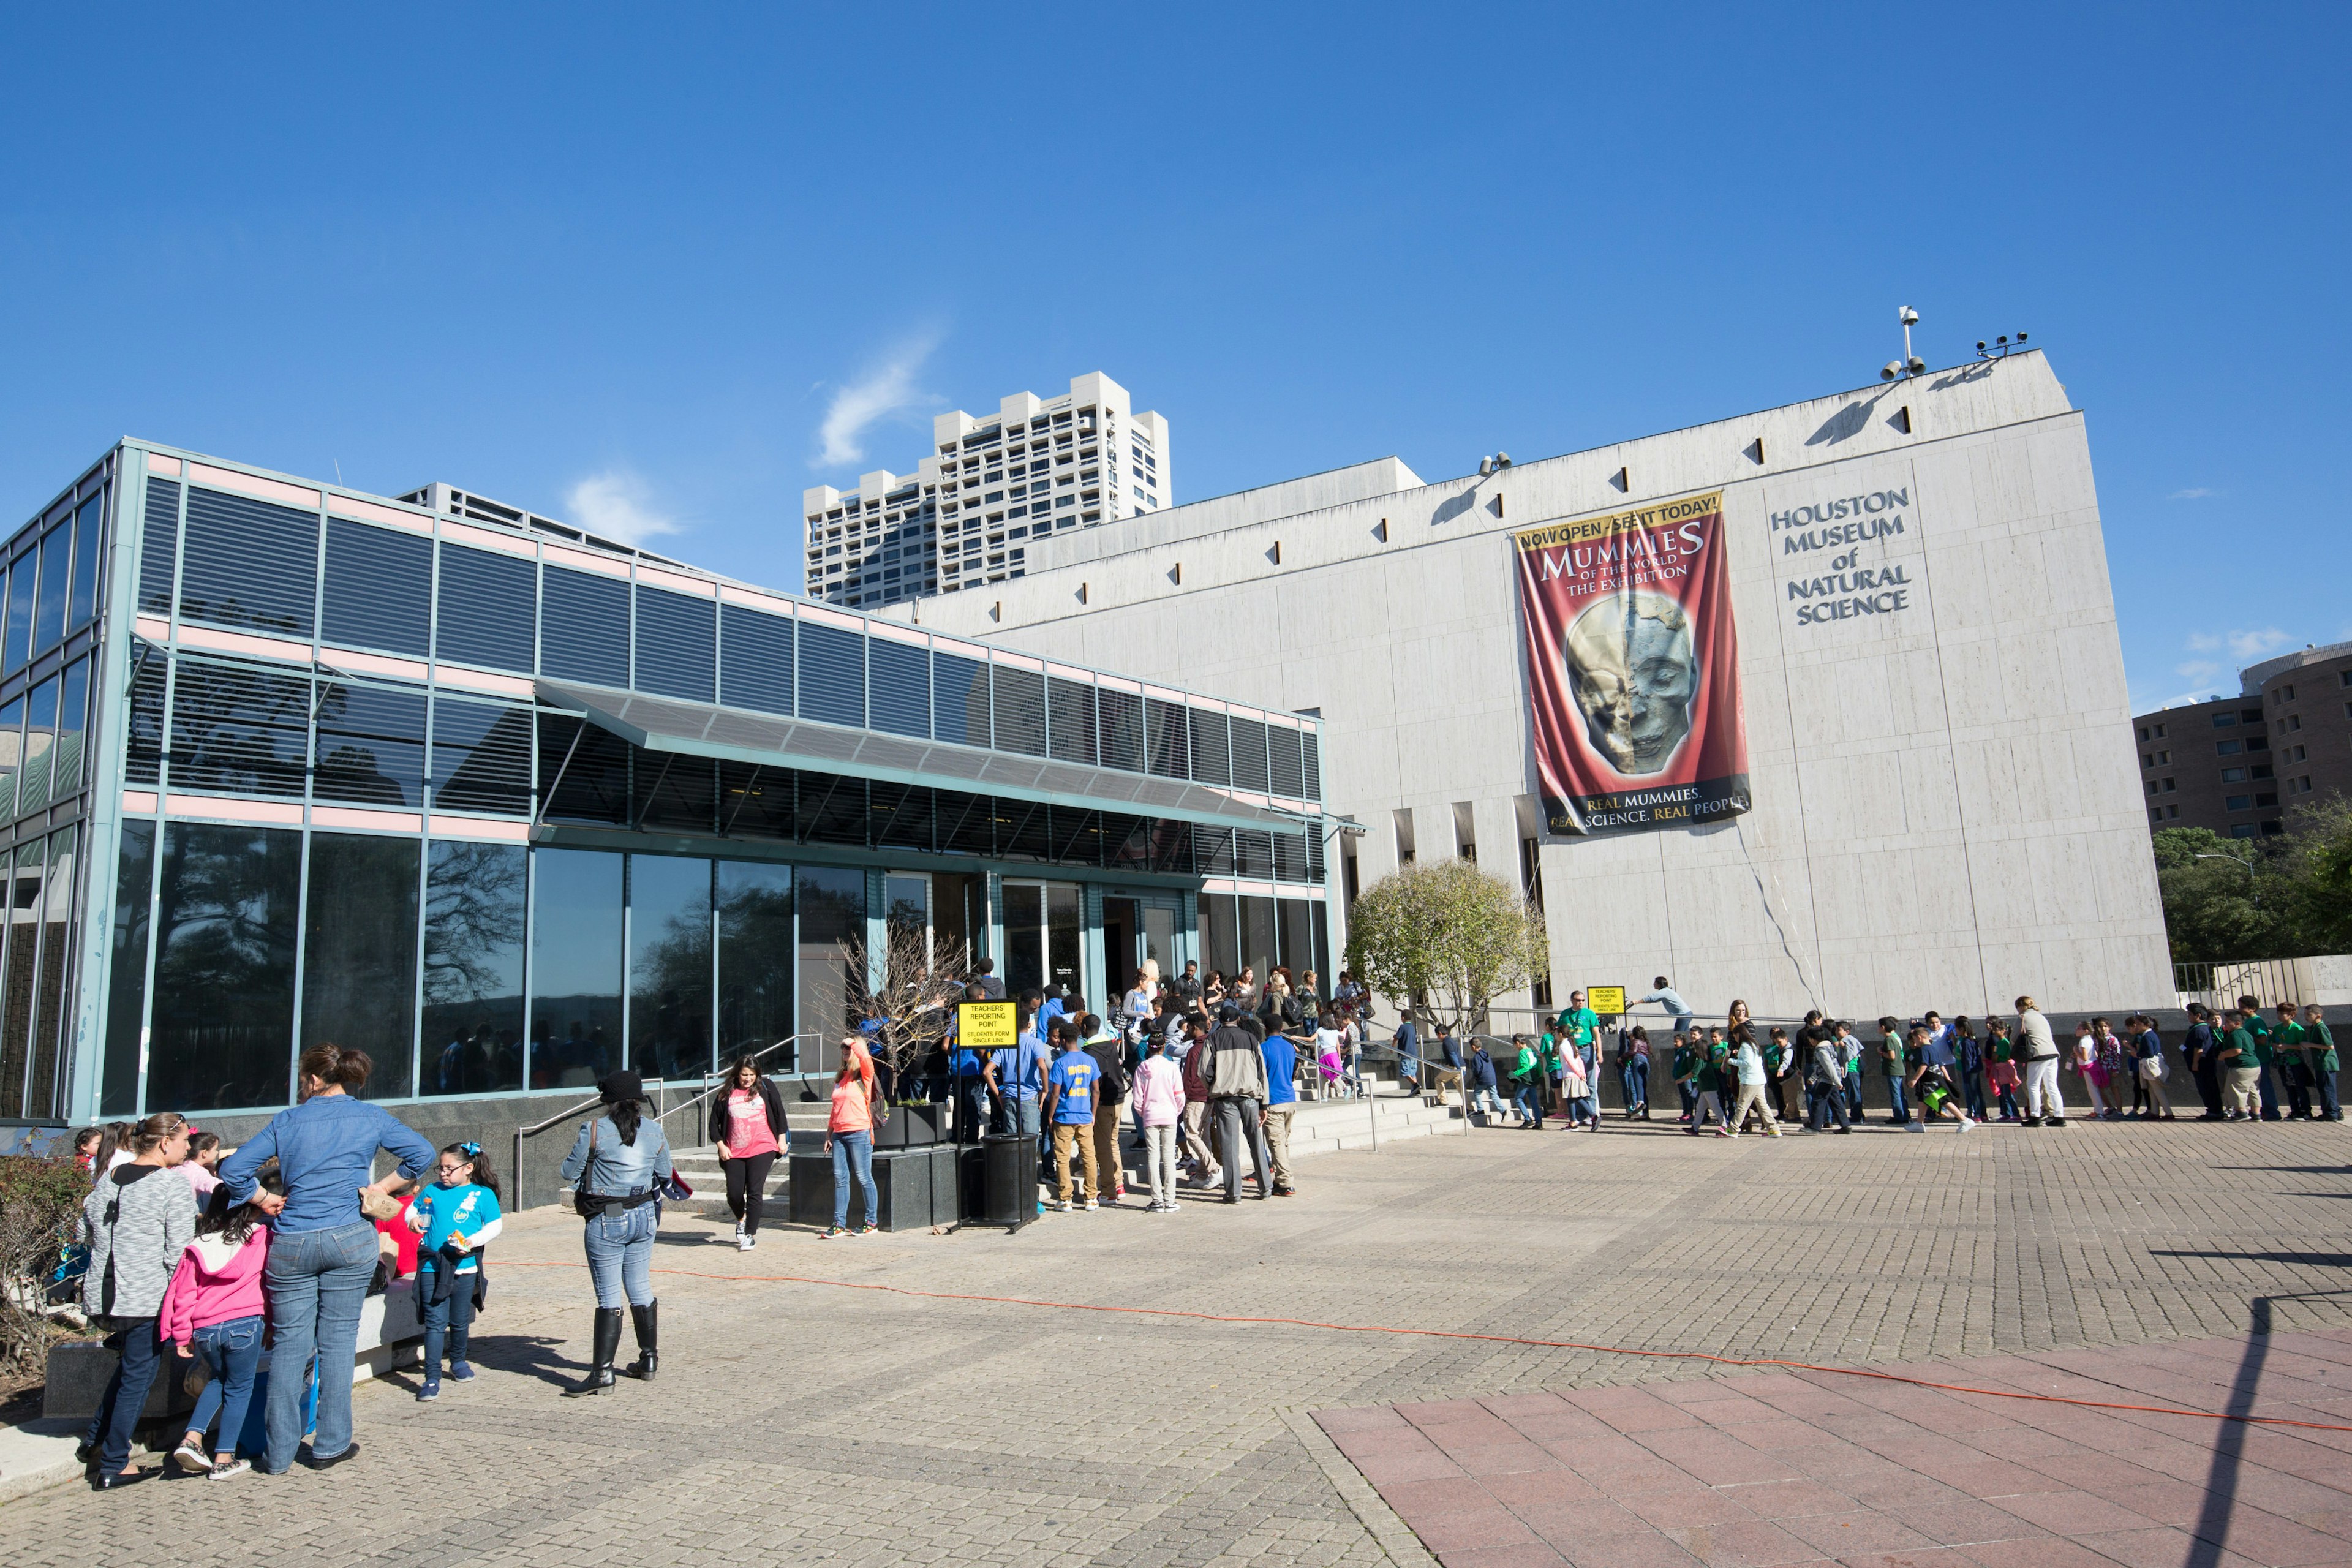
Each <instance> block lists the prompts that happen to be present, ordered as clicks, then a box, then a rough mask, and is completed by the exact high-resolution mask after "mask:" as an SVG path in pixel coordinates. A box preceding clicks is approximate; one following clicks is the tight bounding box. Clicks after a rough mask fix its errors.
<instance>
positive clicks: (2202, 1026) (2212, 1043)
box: [2180, 1002, 2221, 1121]
mask: <svg viewBox="0 0 2352 1568" xmlns="http://www.w3.org/2000/svg"><path fill="white" fill-rule="evenodd" d="M2180 1051H2181V1055H2182V1057H2183V1058H2186V1060H2187V1063H2188V1067H2189V1076H2190V1077H2191V1078H2193V1079H2196V1080H2197V1098H2198V1099H2200V1100H2203V1101H2204V1102H2205V1114H2204V1115H2202V1116H2200V1117H2199V1118H2198V1120H2199V1121H2221V1072H2220V1062H2221V1055H2220V1053H2221V1041H2220V1040H2218V1039H2217V1038H2215V1037H2214V1033H2213V1019H2212V1016H2211V1015H2210V1014H2208V1013H2207V1012H2206V1011H2205V1005H2204V1004H2203V1003H2201V1002H2191V1003H2190V1004H2189V1033H2188V1036H2187V1037H2185V1038H2183V1039H2182V1041H2181V1042H2180Z"/></svg>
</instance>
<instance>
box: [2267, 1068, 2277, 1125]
mask: <svg viewBox="0 0 2352 1568" xmlns="http://www.w3.org/2000/svg"><path fill="white" fill-rule="evenodd" d="M2278 1119H2279V1069H2278V1063H2276V1062H2264V1063H2263V1121H2277V1120H2278Z"/></svg>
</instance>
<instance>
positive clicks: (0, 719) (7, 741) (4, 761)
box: [0, 697, 152, 818]
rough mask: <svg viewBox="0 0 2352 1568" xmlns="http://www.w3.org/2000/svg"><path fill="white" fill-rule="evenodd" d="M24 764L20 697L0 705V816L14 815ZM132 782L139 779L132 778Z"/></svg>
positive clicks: (23, 719)
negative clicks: (18, 778)
mask: <svg viewBox="0 0 2352 1568" xmlns="http://www.w3.org/2000/svg"><path fill="white" fill-rule="evenodd" d="M134 717H135V710H134ZM24 764H25V700H24V699H23V698H21V697H19V698H17V699H16V700H15V701H14V702H11V703H9V704H8V705H7V706H6V707H5V708H0V818H6V817H12V816H16V775H17V773H20V772H21V771H23V768H24ZM131 782H132V783H133V784H137V783H141V782H142V781H141V780H138V779H133V780H132V781H131ZM146 782H152V781H146Z"/></svg>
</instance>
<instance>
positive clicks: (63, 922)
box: [25, 825, 81, 1121]
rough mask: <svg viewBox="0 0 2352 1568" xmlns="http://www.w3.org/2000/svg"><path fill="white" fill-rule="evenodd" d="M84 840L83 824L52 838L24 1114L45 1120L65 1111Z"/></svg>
mask: <svg viewBox="0 0 2352 1568" xmlns="http://www.w3.org/2000/svg"><path fill="white" fill-rule="evenodd" d="M80 837H81V828H80V826H79V825H76V826H71V827H60V828H58V830H57V831H56V832H55V833H52V834H50V835H49V870H48V885H47V887H46V888H45V889H42V893H41V905H42V910H41V999H40V1004H39V1005H38V1006H37V1008H36V1009H35V1011H34V1018H33V1072H32V1082H31V1084H30V1085H29V1086H28V1087H27V1089H26V1095H25V1114H26V1116H29V1117H33V1118H35V1119H37V1120H39V1121H48V1120H50V1119H52V1118H55V1117H57V1116H58V1115H59V1114H60V1113H61V1112H62V1110H63V1109H64V1108H63V1107H61V1106H59V1105H58V1103H57V1101H58V1085H59V1073H58V1063H59V1062H60V1060H61V1059H62V1058H63V1055H64V1052H65V1050H66V1047H67V1046H68V1042H69V1037H70V1033H71V1026H70V1025H69V1024H68V1017H69V1014H68V1011H67V1004H68V1001H69V1000H70V999H69V998H68V996H67V994H66V965H67V963H68V961H69V960H70V959H71V958H72V957H73V949H74V942H73V924H74V921H73V905H74V880H75V879H74V851H75V848H76V845H77V842H78V841H79V838H80Z"/></svg>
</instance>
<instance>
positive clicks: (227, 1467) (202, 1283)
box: [155, 1186, 269, 1480]
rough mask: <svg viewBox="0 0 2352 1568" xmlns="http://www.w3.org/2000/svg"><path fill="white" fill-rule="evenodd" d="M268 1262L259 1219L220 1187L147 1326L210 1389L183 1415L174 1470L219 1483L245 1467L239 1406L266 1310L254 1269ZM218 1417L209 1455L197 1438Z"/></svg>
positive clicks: (257, 1358) (249, 1397) (248, 1397)
mask: <svg viewBox="0 0 2352 1568" xmlns="http://www.w3.org/2000/svg"><path fill="white" fill-rule="evenodd" d="M268 1257H269V1228H268V1226H265V1225H263V1224H262V1215H261V1211H260V1210H258V1209H257V1208H255V1207H253V1206H252V1205H249V1204H231V1203H230V1202H229V1201H228V1192H227V1190H226V1188H224V1187H219V1186H215V1188H214V1189H213V1194H212V1200H211V1202H209V1203H208V1204H206V1205H205V1210H204V1213H203V1214H202V1215H199V1216H198V1217H197V1220H196V1234H195V1238H194V1240H192V1241H190V1242H189V1243H188V1245H187V1249H186V1250H185V1251H184V1252H182V1253H181V1254H180V1266H179V1268H178V1269H176V1270H175V1271H174V1272H173V1275H172V1283H171V1284H170V1285H169V1286H167V1287H166V1288H165V1289H164V1291H163V1307H162V1309H161V1310H160V1311H159V1312H158V1314H157V1316H156V1320H155V1333H156V1337H157V1338H159V1339H163V1340H168V1341H170V1342H171V1343H172V1345H173V1348H174V1349H175V1350H176V1351H178V1352H179V1355H180V1359H181V1360H183V1361H194V1360H195V1359H197V1358H198V1357H201V1358H203V1360H204V1363H205V1370H206V1371H208V1372H210V1373H212V1381H211V1382H209V1383H207V1384H205V1391H204V1392H203V1393H202V1394H198V1395H197V1396H196V1407H195V1409H194V1410H193V1411H191V1412H190V1413H189V1415H188V1428H187V1436H184V1437H182V1438H181V1439H180V1447H179V1448H178V1450H177V1451H176V1452H175V1453H173V1456H172V1457H173V1458H174V1459H177V1460H178V1461H179V1464H180V1468H182V1469H184V1470H187V1471H192V1472H202V1473H203V1474H205V1475H208V1476H210V1477H212V1479H215V1480H226V1479H227V1478H229V1477H230V1476H234V1475H239V1474H242V1473H243V1472H244V1471H245V1470H247V1469H248V1468H251V1467H250V1466H248V1465H247V1462H246V1461H245V1460H243V1459H240V1458H237V1457H236V1439H237V1435H238V1434H239V1433H241V1432H243V1431H244V1430H245V1414H246V1409H247V1406H248V1405H250V1404H251V1403H252V1401H253V1384H254V1380H255V1378H256V1376H257V1373H258V1372H259V1370H260V1366H261V1338H262V1328H263V1326H264V1321H265V1318H266V1315H267V1312H268V1307H267V1304H266V1303H265V1301H264V1300H263V1298H262V1293H261V1268H262V1264H263V1263H264V1262H266V1261H267V1260H268ZM215 1415H218V1416H219V1417H220V1441H219V1443H218V1444H217V1445H216V1446H215V1447H214V1448H213V1449H211V1450H210V1451H209V1452H207V1451H206V1449H205V1432H206V1431H207V1430H208V1429H209V1428H210V1427H211V1426H212V1424H213V1417H214V1416H215Z"/></svg>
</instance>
